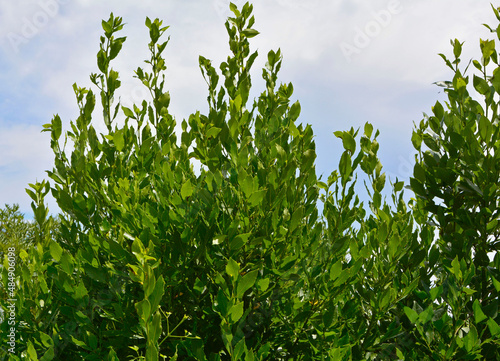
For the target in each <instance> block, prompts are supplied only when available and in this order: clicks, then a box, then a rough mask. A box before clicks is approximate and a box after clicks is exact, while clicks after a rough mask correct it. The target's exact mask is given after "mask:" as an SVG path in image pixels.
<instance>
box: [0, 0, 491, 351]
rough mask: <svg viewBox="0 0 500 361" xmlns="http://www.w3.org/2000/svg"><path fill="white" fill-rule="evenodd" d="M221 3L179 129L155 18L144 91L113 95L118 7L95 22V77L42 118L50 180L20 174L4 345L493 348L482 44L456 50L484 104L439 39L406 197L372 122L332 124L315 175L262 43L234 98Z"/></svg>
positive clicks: (235, 68) (234, 31)
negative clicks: (442, 77) (21, 216)
mask: <svg viewBox="0 0 500 361" xmlns="http://www.w3.org/2000/svg"><path fill="white" fill-rule="evenodd" d="M230 10H231V11H232V13H233V16H232V17H229V18H228V20H227V21H226V23H225V26H226V30H227V33H228V36H229V49H230V54H229V56H228V57H227V59H226V60H225V61H223V62H222V63H221V64H220V65H219V66H218V69H217V68H216V67H215V66H214V64H213V63H212V61H211V60H209V59H207V58H205V57H203V56H200V58H199V66H200V70H201V73H202V76H203V77H204V79H205V81H206V84H207V88H208V96H207V102H208V111H207V112H206V114H203V113H201V112H199V111H197V112H195V113H193V114H191V115H190V116H189V117H188V119H185V120H183V121H182V122H181V124H180V126H181V127H180V130H179V131H176V120H175V118H174V116H173V115H172V114H171V113H170V111H169V104H170V94H169V92H168V91H167V90H166V84H167V83H166V80H165V75H164V74H165V70H166V64H167V63H166V61H165V59H164V57H163V52H164V50H165V49H166V46H167V43H168V40H166V41H164V35H165V32H166V31H167V30H168V26H164V25H163V23H162V21H160V20H159V19H155V20H151V19H149V18H147V19H146V27H147V29H148V31H149V36H150V42H149V44H147V47H148V49H149V53H150V58H149V59H148V60H146V67H145V68H141V67H138V68H137V70H136V71H135V78H136V79H137V80H138V81H139V82H140V83H141V84H143V86H145V87H146V88H147V90H148V92H149V94H150V96H151V97H150V98H149V99H144V100H143V101H142V102H138V103H136V104H134V105H133V106H131V107H125V106H122V105H121V104H120V102H119V100H118V101H117V99H119V92H118V90H119V89H120V85H121V81H120V77H119V73H118V72H117V71H116V70H114V69H113V67H112V63H113V60H114V59H115V58H116V57H117V56H118V55H119V53H120V51H121V49H122V47H123V45H124V43H125V40H126V39H125V37H120V35H119V34H120V31H121V30H122V28H123V22H122V19H121V18H120V17H115V16H114V15H113V14H111V16H110V18H109V19H108V20H107V21H103V22H102V27H103V31H104V34H103V36H101V38H100V49H99V52H98V54H97V67H98V72H97V73H95V74H91V76H90V80H91V82H92V83H93V85H94V89H95V90H92V89H89V88H85V87H80V86H78V85H76V84H75V85H74V87H73V90H74V92H75V95H76V99H77V104H78V108H79V115H78V117H77V119H76V120H74V121H71V123H70V128H69V130H67V131H65V132H63V129H62V120H61V119H60V117H59V116H58V115H56V116H54V118H53V119H52V121H51V122H50V123H48V124H46V125H44V131H47V132H49V133H50V135H51V142H50V146H51V149H52V151H53V153H54V157H55V159H54V168H53V169H52V170H50V171H48V176H49V178H50V180H51V182H52V185H49V183H48V182H45V181H44V182H42V183H37V184H34V185H31V188H32V189H31V190H29V194H30V196H31V197H32V199H33V204H32V206H33V209H34V211H35V215H36V217H35V221H36V222H35V223H36V230H37V231H36V232H35V233H36V236H35V241H34V245H33V247H31V248H29V249H27V250H26V251H25V252H24V253H22V254H20V259H21V262H20V266H19V267H20V269H19V270H18V271H17V272H18V273H17V277H18V279H19V289H18V293H19V301H18V303H17V309H18V312H19V319H20V320H24V323H19V325H18V349H17V350H18V351H19V353H18V354H17V355H9V357H10V358H9V359H10V360H19V359H25V358H26V359H30V360H37V359H40V360H53V359H54V360H60V359H75V360H110V361H111V360H113V361H115V360H126V359H127V360H128V359H134V360H147V361H154V360H160V359H161V360H200V361H201V360H210V361H212V360H213V361H215V360H234V361H236V360H245V361H252V360H395V359H399V360H458V359H460V360H462V359H463V360H473V359H486V360H497V359H498V358H499V356H498V355H499V354H500V352H499V350H498V346H499V334H500V327H499V326H498V323H499V322H500V320H499V316H498V291H499V290H500V283H499V281H500V274H499V268H498V266H499V258H498V256H496V251H497V248H498V237H499V229H500V227H499V225H498V219H499V213H498V212H499V208H500V207H499V206H498V195H499V191H498V183H499V174H500V172H499V168H498V166H499V164H500V162H499V160H498V156H499V151H498V149H499V144H500V143H499V142H500V140H499V130H498V129H499V128H498V113H497V110H498V103H497V102H496V100H495V99H498V96H497V95H498V94H497V93H499V92H500V86H499V84H500V83H499V80H498V78H499V76H498V74H500V73H498V72H499V70H498V69H500V67H499V66H498V63H497V60H498V58H497V52H496V51H495V43H494V41H492V40H481V43H480V45H481V54H482V57H481V61H476V60H474V61H473V64H474V67H475V68H476V69H477V70H478V71H479V72H480V75H474V76H473V78H472V83H473V87H474V89H475V90H476V91H477V92H478V93H479V94H480V95H481V96H483V97H484V100H485V108H483V105H481V103H479V102H477V101H476V100H473V99H472V97H471V96H470V95H469V93H468V91H467V85H468V83H469V77H468V76H465V72H463V71H462V70H460V69H459V65H460V54H461V47H462V44H461V43H459V42H458V41H454V42H452V45H453V52H454V57H455V60H454V61H450V60H448V59H447V58H446V56H444V55H442V57H443V59H444V60H445V62H446V64H447V65H448V66H449V67H450V68H451V70H452V71H453V72H454V77H453V81H452V82H442V83H440V84H445V86H446V89H445V91H446V93H447V94H448V97H449V102H447V103H446V104H445V106H446V110H445V106H443V104H441V103H439V102H437V103H436V105H435V106H434V107H433V108H432V111H433V115H432V116H430V117H428V116H426V117H425V119H424V120H422V122H420V124H419V125H418V126H417V127H416V129H415V131H414V132H413V135H412V138H411V141H412V143H413V145H414V146H415V149H416V150H417V152H418V154H417V162H416V165H415V168H414V175H413V177H412V178H411V179H410V184H409V186H407V187H409V188H410V189H411V190H412V191H413V192H414V194H415V198H413V199H412V200H410V201H409V202H406V201H405V200H404V198H403V192H404V183H403V182H402V181H398V180H396V181H395V182H394V183H392V182H390V181H389V180H388V179H387V178H386V175H385V173H384V172H383V168H382V164H381V162H380V160H379V158H378V156H377V153H378V149H379V143H378V142H377V137H378V135H379V132H378V131H376V130H375V131H374V128H373V126H372V125H371V124H370V123H366V124H365V125H364V127H363V129H357V130H355V129H353V128H351V129H349V130H345V131H337V132H335V133H334V135H335V136H336V137H337V138H339V140H340V141H341V142H342V144H343V148H344V150H343V153H342V155H341V157H340V160H339V165H338V169H337V170H334V171H333V172H332V173H331V174H330V175H329V176H328V177H327V179H325V180H322V179H321V178H320V177H318V176H317V174H316V170H315V159H316V150H315V143H314V134H313V130H312V127H311V126H310V125H303V124H300V123H299V122H298V119H299V116H300V104H299V102H292V101H291V99H292V96H293V85H292V84H291V83H288V84H286V83H280V82H278V73H279V70H280V68H281V64H282V60H283V59H282V54H281V51H280V50H276V51H274V50H271V51H269V52H268V53H267V57H266V59H267V62H266V64H265V67H264V68H263V69H262V78H263V80H264V82H265V88H264V89H263V90H262V92H261V93H260V95H259V96H258V97H256V98H255V99H250V96H249V94H250V89H251V86H252V77H251V68H252V65H253V63H254V61H255V59H256V58H257V56H258V54H257V52H256V51H255V52H253V51H251V48H250V41H251V39H252V38H253V37H255V36H257V35H258V31H256V30H255V29H254V28H253V25H254V23H255V19H254V17H253V16H252V11H253V7H252V5H250V4H249V3H247V4H245V5H244V6H243V7H242V8H241V9H238V8H237V7H236V6H235V5H234V4H231V5H230ZM493 10H494V12H495V15H496V16H497V18H498V19H499V21H500V16H499V14H498V11H497V9H495V8H494V9H493ZM491 30H492V32H493V33H498V32H497V31H496V29H491ZM488 65H490V67H491V66H493V67H494V70H493V73H492V74H493V75H490V74H491V73H488V71H487V66H488ZM97 102H99V104H100V109H101V110H102V115H101V114H100V115H98V114H96V110H95V108H96V104H97ZM96 119H101V120H102V121H103V122H104V124H105V127H106V132H105V133H98V132H97V131H96V129H95V124H96V123H95V121H96ZM68 141H71V142H72V143H73V145H74V146H73V147H72V148H71V149H66V147H65V145H66V143H67V142H68ZM195 161H196V162H197V163H198V164H200V165H201V166H200V170H199V171H195V170H194V166H193V164H194V162H195ZM359 174H361V175H362V178H363V179H366V181H365V182H364V186H365V188H366V191H367V193H368V200H367V201H366V204H365V203H364V202H362V201H361V200H360V198H359V195H358V194H357V190H358V189H359V187H357V182H358V175H359ZM360 178H361V177H360ZM388 184H389V188H390V191H389V199H387V197H384V196H383V195H382V194H383V192H384V189H386V187H387V185H388ZM49 191H50V192H51V193H52V195H53V196H54V197H55V199H56V200H57V202H58V205H59V207H60V209H61V211H62V214H61V215H60V217H59V220H58V221H57V226H55V224H56V222H55V221H54V220H53V219H52V218H51V217H48V210H47V209H46V207H45V205H44V202H43V199H44V196H45V195H46V194H47V193H48V192H49ZM384 194H386V193H384ZM388 202H390V203H388ZM319 205H323V211H322V214H320V213H319V211H318V206H319ZM488 254H493V255H494V257H493V260H490V258H489V256H488ZM33 275H36V277H33ZM6 277H7V276H6V271H5V268H4V269H3V270H2V280H3V281H2V282H4V284H5V282H6ZM4 331H6V329H5V326H4V325H2V333H3V332H4ZM2 347H3V346H2ZM3 352H4V354H5V350H3Z"/></svg>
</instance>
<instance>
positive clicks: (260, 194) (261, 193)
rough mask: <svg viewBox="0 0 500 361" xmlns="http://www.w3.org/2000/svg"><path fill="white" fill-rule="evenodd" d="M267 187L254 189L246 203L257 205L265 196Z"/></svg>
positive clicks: (252, 205)
mask: <svg viewBox="0 0 500 361" xmlns="http://www.w3.org/2000/svg"><path fill="white" fill-rule="evenodd" d="M266 193H267V189H261V190H258V191H255V192H253V193H252V195H251V196H250V198H248V203H249V204H250V206H251V207H255V206H258V205H260V204H261V203H262V201H263V200H264V197H265V196H266Z"/></svg>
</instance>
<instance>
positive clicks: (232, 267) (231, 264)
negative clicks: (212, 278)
mask: <svg viewBox="0 0 500 361" xmlns="http://www.w3.org/2000/svg"><path fill="white" fill-rule="evenodd" d="M239 272H240V266H239V264H238V263H236V261H235V260H233V259H232V258H229V261H228V262H227V265H226V273H227V274H228V275H229V276H231V277H232V278H233V279H234V280H236V279H237V278H238V274H239Z"/></svg>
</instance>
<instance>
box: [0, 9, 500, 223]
mask: <svg viewBox="0 0 500 361" xmlns="http://www.w3.org/2000/svg"><path fill="white" fill-rule="evenodd" d="M234 3H235V4H236V5H238V6H239V7H240V6H242V5H243V3H244V1H234ZM253 3H254V15H255V18H256V23H255V25H254V28H255V29H256V30H258V31H259V32H260V35H259V36H258V37H256V38H253V39H252V42H251V46H252V47H253V49H257V50H258V51H259V54H260V56H259V58H258V60H257V61H256V63H255V65H254V75H253V82H254V87H255V94H258V93H260V92H261V91H262V90H263V87H262V84H263V83H262V81H259V80H258V79H259V78H260V74H261V71H260V70H259V69H260V68H261V67H262V66H263V65H264V63H265V58H266V54H267V52H268V51H269V50H271V49H273V50H276V49H278V48H281V50H282V53H283V55H284V61H283V66H282V71H281V73H280V74H281V75H280V81H281V82H287V83H288V82H292V83H293V85H294V89H295V93H294V100H296V99H297V100H299V101H300V103H301V106H302V113H301V117H300V118H299V121H300V122H303V123H309V124H312V126H313V129H314V132H315V134H316V138H315V139H316V145H317V153H318V160H317V171H318V173H319V174H323V175H324V178H326V177H327V176H328V175H329V174H330V172H331V171H332V170H333V169H336V167H337V166H338V161H339V158H340V154H341V142H340V141H339V140H337V138H335V136H334V135H333V132H334V131H336V130H347V129H349V128H350V127H354V128H358V127H362V126H363V124H364V123H365V122H366V121H369V122H371V123H372V124H373V125H374V127H375V128H378V129H379V130H380V131H381V135H380V137H379V143H380V144H381V147H380V157H381V159H382V162H383V164H384V168H385V171H386V172H387V173H388V174H390V175H391V176H392V177H396V176H397V177H399V178H400V179H408V177H409V175H410V172H411V170H412V163H413V159H414V156H413V154H414V152H413V149H412V146H411V142H410V136H411V131H412V128H413V122H419V121H420V120H421V119H422V113H423V112H426V113H430V109H431V106H432V105H433V104H434V103H435V102H436V100H438V99H439V100H442V99H444V94H443V93H442V91H441V88H438V87H437V86H435V85H432V83H433V82H435V81H439V80H449V79H450V78H451V77H452V73H451V71H450V70H449V69H447V68H446V66H445V65H444V63H443V61H442V59H441V58H440V57H439V56H438V55H437V54H438V53H440V52H441V53H445V54H446V55H449V56H450V57H451V54H452V49H451V46H450V39H455V38H458V39H459V40H460V41H465V44H464V57H463V58H464V60H467V61H468V60H469V59H470V58H471V57H475V58H477V57H478V56H479V38H482V39H486V38H493V35H492V34H490V33H489V31H488V30H487V29H486V28H485V27H484V26H482V25H481V24H483V23H487V24H490V25H491V26H492V27H496V26H497V20H496V19H495V16H494V14H493V12H492V10H491V6H490V2H488V1H478V0H462V1H456V0H440V1H435V0H420V1H411V0H370V1H368V0H254V2H253ZM228 8H229V1H226V0H203V1H202V0H162V1H160V0H144V1H140V2H139V1H132V0H109V1H99V0H20V1H1V3H0V206H3V205H4V204H5V203H7V204H13V203H19V205H20V206H21V210H22V212H24V213H25V214H26V216H27V217H32V212H31V209H30V206H29V204H30V199H29V197H28V196H27V194H26V193H25V190H24V189H25V188H26V187H27V185H28V183H33V182H35V181H36V180H42V179H44V178H47V177H46V173H45V171H46V170H47V169H51V168H52V162H53V156H52V153H51V150H50V147H49V135H48V133H40V130H41V129H42V125H43V124H45V123H48V122H50V120H51V119H52V117H53V115H54V114H56V113H57V114H59V115H60V116H61V118H62V119H63V126H66V129H67V126H68V124H69V121H70V120H74V119H75V118H76V116H77V107H76V102H75V98H74V94H73V91H72V84H73V83H75V82H76V83H77V84H78V85H79V86H85V87H89V86H90V84H91V83H90V80H89V74H90V73H92V72H96V71H97V64H96V57H95V55H96V53H97V51H98V48H99V37H100V35H101V34H102V28H101V20H102V19H108V17H109V14H110V12H113V13H114V14H115V15H116V16H121V17H123V19H124V22H125V23H126V24H127V25H126V26H125V28H124V30H123V32H122V33H123V35H124V36H127V41H126V43H125V45H124V49H123V51H122V53H121V55H120V56H119V57H118V58H117V59H116V61H115V63H114V64H113V67H114V68H115V69H116V70H118V71H120V74H121V80H122V89H121V93H120V94H121V97H122V102H123V103H127V102H128V103H129V104H130V103H131V102H133V101H134V100H136V101H137V100H141V99H142V97H143V96H145V93H144V91H143V89H142V88H141V86H140V85H139V84H138V81H137V80H136V79H133V78H132V75H133V73H132V71H133V70H134V69H136V68H137V67H138V66H142V64H143V63H142V62H143V60H144V59H146V58H147V57H148V52H147V45H146V44H147V41H148V32H147V30H146V27H145V26H144V21H145V18H146V16H148V17H150V18H152V19H154V18H156V17H158V18H160V19H163V20H164V24H166V25H170V29H169V30H168V31H167V33H168V35H170V36H171V40H170V43H169V45H168V47H167V50H166V53H165V55H166V59H167V66H168V70H167V73H166V75H167V83H168V85H167V87H168V89H169V91H170V94H171V98H172V101H171V108H170V111H171V113H172V114H174V115H175V117H176V120H177V122H178V123H180V122H181V121H182V119H184V118H187V117H188V116H189V114H191V113H193V112H195V111H196V110H200V111H202V112H203V111H205V110H206V96H207V93H206V84H205V82H204V80H203V78H202V77H201V74H200V71H199V67H198V56H199V55H203V56H205V57H206V58H209V59H212V60H213V61H214V62H215V63H216V64H218V63H220V62H221V61H223V60H224V59H225V58H226V57H227V55H228V46H227V36H226V32H225V28H224V21H225V19H226V17H227V16H228V15H230V13H229V11H228ZM96 114H98V113H96ZM97 121H98V118H97ZM98 126H99V125H98ZM101 129H102V128H101ZM48 203H49V207H50V208H51V211H53V212H57V206H56V204H55V201H53V200H52V199H49V200H48Z"/></svg>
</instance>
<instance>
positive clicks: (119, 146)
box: [113, 128, 124, 152]
mask: <svg viewBox="0 0 500 361" xmlns="http://www.w3.org/2000/svg"><path fill="white" fill-rule="evenodd" d="M123 132H124V129H123V128H122V129H118V130H117V131H116V132H115V134H114V135H113V142H114V143H115V147H116V150H118V151H119V152H121V151H122V150H123V146H124V139H123Z"/></svg>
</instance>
